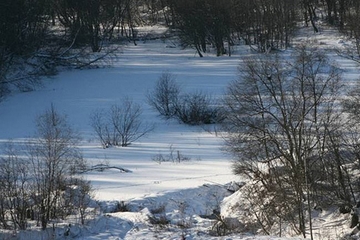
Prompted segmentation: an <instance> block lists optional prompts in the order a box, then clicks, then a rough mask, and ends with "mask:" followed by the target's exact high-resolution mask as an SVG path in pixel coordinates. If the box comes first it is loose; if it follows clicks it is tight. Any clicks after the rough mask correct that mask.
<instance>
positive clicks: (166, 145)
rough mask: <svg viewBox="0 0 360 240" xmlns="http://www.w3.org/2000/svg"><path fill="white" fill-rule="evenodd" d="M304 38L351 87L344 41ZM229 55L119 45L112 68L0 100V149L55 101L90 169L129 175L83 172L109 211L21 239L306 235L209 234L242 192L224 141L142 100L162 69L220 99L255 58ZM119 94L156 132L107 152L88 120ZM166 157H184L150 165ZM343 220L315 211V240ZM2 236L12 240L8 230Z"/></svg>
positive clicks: (342, 226) (341, 227) (163, 45)
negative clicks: (152, 216) (156, 219)
mask: <svg viewBox="0 0 360 240" xmlns="http://www.w3.org/2000/svg"><path fill="white" fill-rule="evenodd" d="M301 36H305V37H303V38H298V39H297V41H309V40H313V39H316V41H315V43H314V42H313V41H312V42H313V44H318V45H319V47H320V48H327V49H329V54H331V56H333V57H334V59H335V60H336V61H337V62H338V64H339V66H340V67H341V68H343V69H344V78H345V79H347V80H346V81H348V82H349V83H350V82H352V81H354V80H355V79H357V78H358V73H359V66H358V65H357V64H356V63H355V62H353V61H351V60H347V59H342V58H340V57H337V56H336V55H335V54H334V53H332V52H331V51H330V49H333V48H337V47H339V48H340V47H343V46H344V42H345V40H344V39H342V38H341V36H337V35H335V34H334V33H333V32H332V31H331V30H327V29H323V30H322V31H321V32H320V33H318V34H314V33H311V30H310V31H306V33H305V34H302V35H301ZM341 40H343V41H341ZM234 50H235V52H234V53H233V55H232V57H227V56H223V57H215V56H214V55H213V54H209V55H207V56H205V57H204V58H199V57H198V56H197V55H196V52H195V51H194V50H191V49H185V50H182V49H181V48H180V47H177V46H176V45H174V43H173V42H171V41H168V40H165V41H164V40H153V41H147V42H141V41H140V42H138V44H137V46H135V45H133V44H129V45H128V46H125V47H123V49H122V52H119V54H118V56H117V57H116V58H113V59H112V66H111V67H101V68H97V69H89V70H72V71H63V72H61V73H60V74H59V75H57V76H55V77H53V78H46V79H44V86H43V87H41V88H39V89H37V90H36V91H33V92H26V93H17V94H13V95H12V96H10V97H8V98H7V99H6V100H5V101H3V102H1V103H0V143H5V142H7V141H8V140H9V139H11V140H12V141H13V142H15V143H21V142H23V141H24V140H26V138H28V137H31V136H32V135H33V134H34V125H35V124H34V119H35V117H36V116H37V115H38V114H41V113H42V112H44V110H46V109H48V108H49V107H50V105H51V104H54V106H55V108H56V109H57V110H58V111H59V112H61V113H63V114H66V115H67V117H68V118H67V119H68V121H69V123H70V124H71V125H72V126H73V128H74V129H76V130H77V131H78V132H79V133H80V134H81V136H82V142H81V146H80V147H81V149H82V152H83V154H84V157H85V159H86V160H87V162H88V164H89V165H96V164H100V163H106V164H109V165H111V166H115V167H121V168H125V169H128V170H130V172H128V173H124V172H120V171H119V170H116V169H109V170H105V171H102V172H96V171H94V172H90V173H87V174H86V178H87V179H89V180H91V182H92V184H93V186H94V189H95V199H96V200H98V202H99V203H100V205H103V209H108V211H107V212H108V213H104V214H100V215H97V214H98V213H94V219H93V220H89V222H88V224H87V225H86V226H80V224H78V223H77V222H76V219H72V223H73V224H72V225H71V227H70V235H68V236H64V231H66V228H67V227H66V226H67V223H66V222H65V223H58V224H57V226H56V228H55V230H56V231H55V235H54V233H53V230H52V229H49V231H40V230H36V229H35V230H33V231H31V232H30V231H26V232H22V233H19V235H18V239H94V240H95V239H114V240H115V239H127V240H130V239H187V240H188V239H227V240H231V239H234V240H235V239H247V240H250V239H259V240H260V239H261V240H270V239H271V240H275V239H303V238H301V236H299V237H297V238H290V237H288V238H281V237H270V236H255V235H251V234H246V232H245V233H243V234H236V235H230V236H224V237H215V236H210V235H209V232H210V230H211V229H212V226H213V225H214V221H213V220H211V219H208V218H205V217H204V216H210V215H211V214H212V213H213V211H214V210H218V211H221V214H222V215H223V216H225V217H226V216H228V217H229V218H230V219H233V220H234V219H235V217H237V216H238V215H239V214H241V213H239V212H234V211H233V208H232V206H234V205H235V204H236V202H237V198H236V195H238V194H241V191H238V192H236V193H235V194H233V195H231V192H230V191H228V190H227V189H228V188H230V189H232V188H233V186H234V182H241V181H242V179H240V178H239V177H238V176H234V175H233V174H232V171H231V157H230V156H229V155H226V154H225V153H224V152H223V151H222V149H221V148H222V146H223V140H222V139H221V137H220V136H218V135H217V134H215V133H209V132H208V131H206V129H204V128H202V127H200V126H187V125H184V124H180V123H179V122H177V121H175V120H171V121H169V120H164V119H162V118H161V117H159V116H158V113H157V112H155V111H154V110H152V109H151V108H150V106H149V105H148V104H147V101H146V93H147V92H148V91H149V90H151V89H153V87H154V86H155V83H156V81H157V80H158V78H159V77H160V75H161V74H162V73H163V72H164V71H168V72H170V73H172V74H174V75H176V77H177V81H178V82H179V83H180V84H181V86H182V89H183V90H184V92H193V91H201V92H204V93H209V94H211V95H213V96H215V97H220V96H221V95H222V94H223V92H224V90H225V88H226V86H227V84H228V82H229V81H231V80H233V79H235V78H236V74H237V67H238V65H239V64H240V62H241V58H242V57H243V56H244V55H249V54H255V53H253V52H251V50H250V48H248V47H246V46H239V47H237V48H234ZM124 97H129V98H131V99H132V100H133V101H134V102H136V103H139V104H141V106H142V109H143V117H142V118H143V120H144V121H145V122H149V123H154V124H155V125H156V126H155V129H154V131H153V132H151V133H150V134H149V135H147V136H145V137H143V138H141V139H139V140H138V141H136V142H134V143H133V144H131V145H130V146H128V147H122V148H121V147H118V148H117V147H112V148H108V149H103V148H102V146H101V144H100V142H99V141H98V140H97V138H96V136H95V133H94V131H93V129H92V128H91V126H90V115H91V113H92V112H94V111H95V110H97V109H103V108H104V109H108V108H109V107H110V106H111V105H113V104H120V103H121V101H122V99H123V98H124ZM171 151H175V152H177V151H179V153H180V154H182V155H183V156H186V157H188V158H190V160H188V161H183V162H180V163H176V162H175V163H174V162H163V163H161V164H159V163H157V162H155V161H153V160H152V159H153V157H154V156H156V155H157V154H163V155H168V154H170V152H171ZM235 185H236V184H235ZM224 198H225V199H224ZM116 201H124V204H126V205H127V207H128V208H129V209H130V210H131V212H118V213H110V211H111V208H113V207H114V206H113V205H114V204H116ZM220 206H222V208H221V209H219V207H220ZM97 210H98V209H97V208H95V209H94V212H95V211H97ZM155 211H158V212H159V213H161V214H163V215H164V216H165V217H166V219H170V223H171V224H169V225H164V226H162V225H159V224H152V223H151V221H149V218H148V215H149V212H155ZM231 217H233V218H231ZM349 219H350V218H349V215H340V214H336V213H333V212H323V213H319V214H318V215H317V216H315V218H314V223H315V225H314V229H315V230H314V235H315V238H316V239H329V240H330V239H337V238H338V237H339V236H341V235H342V234H344V233H350V232H351V231H352V229H349V227H348V225H349V224H348V222H349ZM234 222H235V223H234V224H237V223H236V220H234ZM1 236H3V238H1ZM0 238H1V239H12V238H11V234H10V233H9V234H5V233H4V234H3V235H0ZM14 239H16V238H14Z"/></svg>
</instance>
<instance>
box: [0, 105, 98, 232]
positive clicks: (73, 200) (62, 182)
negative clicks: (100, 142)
mask: <svg viewBox="0 0 360 240" xmlns="http://www.w3.org/2000/svg"><path fill="white" fill-rule="evenodd" d="M36 127H37V128H36V129H37V132H36V135H35V136H34V138H33V139H32V140H31V141H30V142H29V143H28V144H27V146H26V148H25V150H21V149H16V148H15V146H14V145H13V144H11V143H10V144H8V145H7V146H6V147H5V149H4V154H3V155H2V157H0V176H1V178H0V183H1V184H0V192H1V196H2V197H1V199H0V224H1V225H2V227H3V228H4V229H14V230H17V229H20V230H24V229H27V228H28V226H29V221H30V220H31V221H35V222H36V224H37V225H39V226H41V227H42V229H45V228H46V227H47V226H48V224H49V222H50V221H51V220H58V219H64V218H65V217H66V216H68V215H71V214H79V215H80V216H81V219H82V223H84V219H85V211H84V209H86V208H87V207H88V204H89V202H90V200H89V199H90V198H89V195H90V194H91V191H92V190H91V185H90V183H89V182H88V181H85V180H83V179H82V178H81V177H79V176H78V175H76V173H77V172H78V171H80V170H82V169H83V168H85V161H84V159H83V157H82V155H81V152H80V151H79V149H78V148H77V147H76V146H77V144H78V141H79V137H78V134H77V133H76V132H74V131H73V130H72V128H71V127H70V126H69V124H68V123H67V121H66V118H65V116H63V115H61V114H59V113H58V112H57V111H56V109H55V108H54V107H53V106H52V107H51V108H50V109H49V110H47V111H45V112H44V113H43V114H41V115H40V116H39V117H38V118H37V119H36Z"/></svg>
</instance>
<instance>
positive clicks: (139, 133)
mask: <svg viewBox="0 0 360 240" xmlns="http://www.w3.org/2000/svg"><path fill="white" fill-rule="evenodd" d="M141 114H142V109H141V107H140V105H139V104H135V103H134V102H133V101H132V100H130V99H128V98H125V99H124V100H123V101H122V104H121V105H120V106H119V105H113V106H112V107H111V108H110V110H109V111H108V112H104V110H97V111H95V112H94V113H93V114H92V115H91V116H90V121H91V126H92V127H93V129H94V131H95V133H96V135H97V136H98V138H99V140H100V142H101V144H102V145H103V147H104V148H106V147H109V146H121V147H126V146H128V145H130V144H131V143H132V142H134V141H136V140H138V139H139V138H141V137H143V136H145V135H146V134H148V133H149V132H151V131H152V130H153V129H154V125H152V124H148V123H144V122H143V121H142V120H141Z"/></svg>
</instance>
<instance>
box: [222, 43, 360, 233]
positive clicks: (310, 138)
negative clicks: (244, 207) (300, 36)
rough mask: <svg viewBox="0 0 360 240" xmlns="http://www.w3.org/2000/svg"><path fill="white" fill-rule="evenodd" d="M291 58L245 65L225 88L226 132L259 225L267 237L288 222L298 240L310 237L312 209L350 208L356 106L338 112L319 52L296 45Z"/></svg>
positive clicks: (335, 81)
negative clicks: (247, 180) (334, 206)
mask: <svg viewBox="0 0 360 240" xmlns="http://www.w3.org/2000/svg"><path fill="white" fill-rule="evenodd" d="M262 57H264V56H262ZM293 57H294V60H293V61H290V60H288V61H286V60H284V59H281V58H280V57H279V56H273V55H268V56H266V57H264V58H262V59H254V58H253V59H248V60H246V61H245V63H244V66H243V67H241V68H240V70H239V79H237V80H235V81H233V82H232V83H231V84H230V85H229V87H228V88H227V92H226V96H225V98H224V105H225V108H226V119H225V121H224V129H225V131H226V133H227V134H226V143H227V150H228V151H229V152H231V153H232V154H233V156H234V157H235V161H234V164H233V171H234V173H235V174H239V175H243V176H246V177H248V178H249V179H250V180H251V182H252V183H253V184H252V187H248V188H247V190H248V191H247V190H246V189H244V190H243V191H247V193H244V194H247V197H248V200H249V201H250V202H251V204H252V207H253V209H256V210H255V211H254V212H253V213H254V214H255V215H256V218H255V219H256V222H257V223H258V224H259V226H261V228H262V229H263V230H264V232H266V233H269V232H270V231H271V229H272V227H273V226H274V225H278V226H279V225H281V224H282V223H284V222H287V223H290V225H291V226H292V228H293V229H294V230H295V231H296V232H297V233H299V234H302V235H303V236H304V237H305V235H306V226H309V229H310V236H311V238H312V231H311V230H312V218H311V216H312V210H313V208H314V207H315V206H322V207H326V206H328V205H334V204H335V205H338V206H344V205H345V206H350V207H351V206H353V205H354V204H355V203H356V198H355V193H354V191H358V190H359V189H357V185H356V184H355V182H356V181H355V180H356V179H355V178H354V176H353V175H352V174H351V173H350V172H351V169H352V167H357V165H354V163H355V162H356V161H357V159H358V158H357V156H359V151H358V146H359V145H358V144H359V142H358V139H359V138H358V136H355V135H358V134H357V133H358V131H356V129H358V128H359V121H358V118H356V115H355V114H354V111H353V112H352V111H350V110H351V109H353V110H354V109H355V108H354V106H357V105H358V104H359V103H358V101H357V99H355V98H350V99H349V100H348V101H349V102H348V103H347V106H348V107H346V108H343V105H342V104H341V97H340V91H341V82H340V80H341V75H340V72H339V70H338V69H337V68H336V66H335V65H333V64H332V63H331V62H330V61H329V60H328V59H327V57H326V56H325V54H324V53H323V52H321V51H320V50H316V49H311V48H308V47H307V46H301V47H299V48H297V49H296V50H295V51H294V55H293ZM354 95H355V94H353V96H354ZM355 103H356V104H357V105H354V104H355ZM349 106H352V107H349ZM344 112H347V113H348V114H343V113H344ZM259 199H261V201H259Z"/></svg>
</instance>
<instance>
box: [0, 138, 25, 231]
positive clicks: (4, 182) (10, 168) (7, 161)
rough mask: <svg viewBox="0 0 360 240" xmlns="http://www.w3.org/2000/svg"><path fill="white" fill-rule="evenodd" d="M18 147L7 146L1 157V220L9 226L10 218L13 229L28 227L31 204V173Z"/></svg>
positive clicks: (4, 225) (9, 144) (5, 225)
mask: <svg viewBox="0 0 360 240" xmlns="http://www.w3.org/2000/svg"><path fill="white" fill-rule="evenodd" d="M18 152H19V150H18V149H15V147H14V145H13V144H12V143H8V144H7V146H6V147H5V151H4V157H1V158H0V176H1V178H0V192H1V200H0V211H1V213H0V221H1V223H2V225H3V227H4V228H8V227H9V226H8V220H9V222H11V223H12V226H13V229H14V230H17V229H20V230H24V229H26V228H27V211H28V209H29V208H30V206H31V197H30V196H31V194H30V192H31V188H30V184H29V179H30V177H31V174H30V172H29V168H28V162H27V160H26V159H22V158H20V157H19V156H18Z"/></svg>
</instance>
